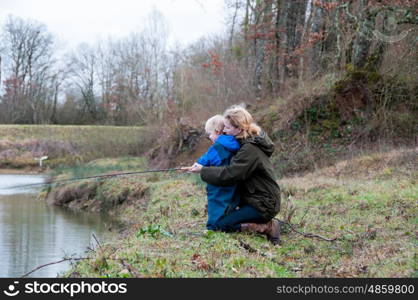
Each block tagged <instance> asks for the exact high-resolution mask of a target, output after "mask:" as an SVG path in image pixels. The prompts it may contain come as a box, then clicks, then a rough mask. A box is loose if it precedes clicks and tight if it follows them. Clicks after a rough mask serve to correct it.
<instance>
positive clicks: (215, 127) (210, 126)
mask: <svg viewBox="0 0 418 300" xmlns="http://www.w3.org/2000/svg"><path fill="white" fill-rule="evenodd" d="M224 126H225V118H224V116H222V115H215V116H213V117H211V118H209V119H208V120H207V121H206V125H205V131H206V132H207V133H213V132H218V133H222V132H223V130H224Z"/></svg>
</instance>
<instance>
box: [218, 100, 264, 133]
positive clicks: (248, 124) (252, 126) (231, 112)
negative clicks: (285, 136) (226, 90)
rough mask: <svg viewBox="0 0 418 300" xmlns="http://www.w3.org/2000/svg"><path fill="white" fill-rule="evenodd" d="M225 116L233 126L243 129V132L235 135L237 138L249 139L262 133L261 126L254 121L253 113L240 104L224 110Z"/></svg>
mask: <svg viewBox="0 0 418 300" xmlns="http://www.w3.org/2000/svg"><path fill="white" fill-rule="evenodd" d="M224 117H225V119H227V120H229V122H230V123H231V125H232V126H234V127H236V128H239V129H242V131H241V133H240V134H238V135H237V136H235V137H236V138H237V139H247V138H249V137H253V136H257V135H260V133H261V128H260V127H259V126H258V125H257V124H256V123H255V122H254V119H253V117H252V116H251V114H250V113H249V112H248V111H247V110H246V109H245V108H244V107H242V106H240V105H234V106H231V107H230V108H228V109H227V110H226V111H225V112H224Z"/></svg>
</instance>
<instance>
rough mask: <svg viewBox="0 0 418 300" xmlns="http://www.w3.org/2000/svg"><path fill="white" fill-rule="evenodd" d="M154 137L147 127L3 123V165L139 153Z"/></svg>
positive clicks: (51, 164) (0, 127) (67, 161)
mask: <svg viewBox="0 0 418 300" xmlns="http://www.w3.org/2000/svg"><path fill="white" fill-rule="evenodd" d="M152 140H153V135H152V134H151V130H150V129H149V128H147V127H116V126H57V125H0V168H25V167H35V166H36V165H37V162H36V161H35V158H36V157H41V156H48V157H49V159H48V160H47V161H45V165H46V166H49V167H55V166H57V165H60V164H69V165H71V164H74V163H77V162H88V161H91V160H93V159H97V158H104V157H120V156H138V155H141V154H143V153H144V152H145V151H147V150H148V149H149V147H150V146H151V143H152Z"/></svg>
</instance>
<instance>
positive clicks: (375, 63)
mask: <svg viewBox="0 0 418 300" xmlns="http://www.w3.org/2000/svg"><path fill="white" fill-rule="evenodd" d="M417 3H418V1H416V0H402V1H400V0H399V1H389V0H380V1H379V0H339V1H331V0H226V1H225V9H226V12H227V27H226V30H225V33H224V34H222V35H219V36H217V37H210V38H208V37H205V38H202V39H201V40H199V41H197V42H195V43H194V44H192V45H189V46H187V47H186V48H180V47H170V48H169V47H168V45H167V41H168V30H167V25H166V24H165V23H164V19H163V17H162V16H161V15H160V14H159V13H158V12H155V11H154V12H153V13H152V14H150V16H149V18H148V20H147V21H146V22H145V23H146V26H144V29H143V30H142V31H140V32H132V33H130V34H129V35H127V36H126V37H125V38H120V39H114V38H113V39H112V38H109V39H108V40H106V41H101V42H97V43H95V44H81V45H79V47H78V48H77V49H75V50H71V51H68V52H66V53H64V52H63V50H62V49H60V48H59V47H58V45H57V41H56V38H55V37H54V36H53V35H52V34H51V33H49V32H48V30H47V28H46V27H45V26H44V25H43V24H40V23H39V22H37V21H35V20H23V19H21V18H19V17H14V16H10V17H8V18H7V19H6V20H3V26H2V28H1V39H0V123H6V124H8V123H10V124H104V125H110V124H111V125H147V124H155V123H157V124H158V123H160V122H165V123H167V122H168V121H169V120H179V119H180V118H182V117H189V118H190V119H192V120H198V121H199V122H201V121H202V120H204V119H205V118H206V117H207V116H209V115H211V114H214V113H219V112H222V111H223V110H224V109H225V107H227V106H229V105H231V104H235V103H240V102H245V103H247V104H251V103H257V102H260V101H267V100H271V99H279V98H289V97H290V95H292V93H293V94H294V93H295V91H301V90H302V91H304V92H305V93H309V92H310V88H311V87H312V86H314V85H320V86H321V85H325V84H329V83H330V82H331V83H332V82H336V81H337V80H338V79H341V78H342V76H343V74H346V73H347V72H356V71H365V72H368V73H369V74H374V73H376V74H390V75H394V74H396V76H397V77H398V78H401V79H402V82H404V84H405V85H410V86H407V88H408V89H409V90H411V88H412V90H414V85H415V86H416V78H417V63H416V62H417V56H418V55H417V53H418V52H417V51H416V50H417V47H416V46H417V45H416V43H417V40H416V26H417V24H418V17H417V7H418V6H417ZM370 76H371V75H370ZM411 86H412V87H411ZM415 90H416V87H415ZM404 92H405V90H404V89H403V90H402V89H401V90H400V92H399V93H400V97H401V96H402V93H404Z"/></svg>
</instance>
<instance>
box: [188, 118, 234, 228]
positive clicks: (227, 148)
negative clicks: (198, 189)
mask: <svg viewBox="0 0 418 300" xmlns="http://www.w3.org/2000/svg"><path fill="white" fill-rule="evenodd" d="M224 121H225V118H224V117H223V116H222V115H216V116H213V117H212V118H210V119H209V120H207V121H206V125H205V131H206V134H207V135H208V137H209V139H210V140H211V141H212V143H213V145H212V146H211V147H210V148H209V149H208V151H207V152H206V153H205V154H204V155H203V156H201V157H200V158H199V159H198V160H197V162H196V163H195V164H194V165H193V166H192V167H190V168H189V170H192V169H193V168H194V167H196V166H199V165H202V166H205V167H210V166H226V165H229V163H230V161H231V158H232V156H233V155H234V154H235V153H236V152H237V151H238V150H239V148H240V144H239V143H238V141H237V140H236V139H235V137H234V136H232V135H224V134H223V129H224ZM235 190H236V185H233V186H215V185H211V184H208V185H207V186H206V192H207V197H208V221H207V224H206V228H207V229H209V230H216V229H217V226H216V223H217V222H218V220H219V219H220V218H221V217H222V216H223V215H224V214H225V213H227V212H229V211H231V210H233V209H235V208H236V207H237V205H238V202H239V198H238V195H235Z"/></svg>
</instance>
